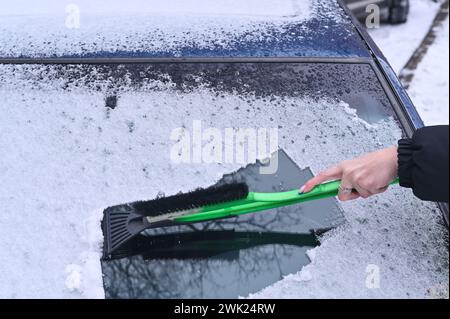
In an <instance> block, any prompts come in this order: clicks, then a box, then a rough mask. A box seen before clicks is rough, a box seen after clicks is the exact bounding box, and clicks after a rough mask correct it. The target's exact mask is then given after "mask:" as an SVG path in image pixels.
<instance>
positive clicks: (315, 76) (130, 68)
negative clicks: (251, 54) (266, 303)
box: [0, 62, 448, 298]
mask: <svg viewBox="0 0 450 319" xmlns="http://www.w3.org/2000/svg"><path fill="white" fill-rule="evenodd" d="M0 96H2V101H1V103H0V109H1V114H2V116H1V119H0V121H1V125H0V136H1V138H0V149H2V151H3V154H2V157H1V159H0V167H1V168H2V186H3V187H2V188H0V198H1V199H2V209H3V211H4V213H3V214H2V216H3V217H1V218H3V219H2V225H4V229H9V228H11V229H14V226H13V225H17V224H19V223H21V224H23V229H24V231H25V232H26V233H27V234H28V236H25V237H23V236H22V237H21V238H24V239H21V240H22V241H23V242H22V243H21V244H20V245H19V246H17V245H16V244H17V243H16V242H15V240H14V238H15V236H14V235H13V234H12V235H11V236H9V237H8V238H6V239H5V240H6V242H4V243H3V245H5V247H7V248H6V249H2V250H0V257H1V258H2V259H5V258H7V256H8V254H9V253H8V251H9V249H10V248H9V247H15V250H14V253H15V254H17V253H19V254H20V253H22V254H24V255H27V254H28V255H30V254H31V255H32V256H31V257H30V258H33V259H34V260H40V261H41V263H42V264H43V265H46V264H47V263H49V262H51V263H52V267H55V266H54V265H55V264H56V265H57V266H58V267H59V268H58V267H56V268H58V269H66V272H67V274H64V273H62V274H57V275H54V274H53V273H49V272H47V273H45V272H44V273H42V272H39V276H40V278H41V279H42V280H43V281H45V282H48V283H49V285H50V287H52V285H59V284H60V282H65V283H66V287H67V288H69V290H68V291H67V294H68V296H70V292H71V291H72V290H73V289H81V288H79V287H80V286H79V285H81V284H80V283H78V286H77V284H76V282H77V281H76V278H77V277H76V276H77V274H80V273H82V274H83V276H84V277H83V278H86V279H85V280H84V281H83V284H82V285H83V286H82V293H83V294H85V295H86V296H103V293H104V294H105V295H106V297H110V298H114V297H135V298H144V297H154V298H165V297H182V298H190V297H238V296H248V295H249V294H252V293H257V292H258V291H260V290H261V289H263V288H264V287H267V286H269V285H271V284H273V283H275V282H276V281H278V280H279V279H281V278H282V277H283V276H286V275H288V274H290V273H293V272H295V271H298V270H299V269H301V267H302V266H305V267H309V268H306V270H305V269H304V276H303V277H301V278H304V279H305V280H304V281H302V282H301V283H299V286H298V287H297V288H296V289H297V290H298V291H297V292H298V293H300V294H301V295H302V296H315V297H320V296H355V295H358V296H362V297H369V296H371V295H372V294H373V293H374V292H373V290H370V289H361V285H363V284H364V282H365V276H366V267H367V266H368V265H371V264H375V265H381V266H382V267H383V272H384V273H383V276H385V277H383V278H387V279H386V283H385V285H386V286H383V287H385V288H383V290H382V292H381V293H382V294H383V295H384V296H398V297H401V296H403V297H407V296H415V295H414V293H417V291H420V289H416V288H417V287H415V285H418V284H419V283H420V282H422V281H425V282H435V279H436V278H438V279H439V280H441V279H442V280H445V278H443V277H444V276H445V274H442V272H439V271H438V268H439V267H440V265H442V264H443V263H445V262H448V257H445V256H446V253H445V249H446V245H445V241H444V240H440V239H439V238H440V236H441V235H442V234H441V228H440V225H439V222H438V219H439V214H438V213H437V212H436V207H435V205H434V204H431V203H425V202H420V201H419V200H417V199H415V198H414V196H413V195H412V194H411V193H410V192H409V191H407V190H405V189H400V188H399V187H392V188H391V189H390V190H389V192H386V193H385V194H383V195H382V196H375V197H372V198H370V199H368V200H366V201H355V202H349V203H345V204H342V205H341V204H338V203H337V202H336V201H335V200H334V199H327V200H322V201H317V202H314V203H309V204H305V205H296V206H292V207H289V208H286V209H279V210H273V211H268V212H260V213H255V214H250V215H247V216H242V217H238V218H233V219H229V220H224V221H220V222H214V223H202V224H195V225H193V226H191V227H187V226H186V227H185V226H183V227H181V228H167V229H161V230H155V231H150V232H147V233H146V234H143V237H140V238H138V241H137V244H136V246H135V247H134V248H133V249H132V250H130V251H125V252H124V255H123V256H119V257H123V258H120V259H116V260H112V261H104V262H103V263H102V268H100V257H101V245H102V233H101V229H100V220H101V218H102V211H103V209H104V208H106V207H108V206H112V205H117V204H121V203H127V202H130V201H135V200H147V199H152V198H155V197H157V196H161V195H163V194H165V195H172V194H176V193H178V192H179V191H189V190H193V189H195V188H197V187H207V186H209V185H212V184H215V183H223V182H227V181H229V180H235V179H239V180H240V179H244V180H246V181H248V182H249V184H250V186H251V187H252V190H255V191H276V190H284V189H291V188H297V187H299V186H301V184H302V183H303V182H304V181H305V180H306V179H307V178H309V177H310V176H312V174H313V173H314V174H315V173H317V172H319V171H320V170H322V169H324V168H326V167H329V166H331V165H333V164H335V163H337V162H339V161H341V160H344V159H347V158H351V157H354V156H357V155H360V154H363V153H366V152H369V151H373V150H376V149H380V148H383V147H386V146H390V145H393V144H394V143H395V142H396V141H397V140H398V139H399V138H401V137H402V134H403V133H402V129H401V127H400V125H399V123H398V121H397V119H396V116H395V114H394V112H393V105H392V103H393V102H392V101H391V99H390V98H389V97H388V95H387V94H386V93H385V91H384V89H383V86H382V82H380V81H379V80H378V77H377V76H376V73H375V72H374V70H373V68H372V66H371V65H370V64H354V63H312V62H308V63H306V62H301V63H300V62H298V63H295V62H290V63H281V62H279V63H275V62H272V63H212V62H211V63H153V64H152V63H147V64H123V65H117V64H109V65H38V64H35V65H14V64H11V65H1V66H0ZM240 131H244V133H245V134H244V138H243V139H241V140H238V138H237V137H236V136H237V135H235V137H236V139H235V140H233V141H235V143H234V144H233V143H232V144H233V145H232V146H231V147H229V145H227V142H226V141H227V138H226V134H227V132H234V133H236V134H237V133H238V132H240ZM261 132H262V133H261ZM196 134H199V135H197V136H196ZM252 136H258V139H260V138H261V139H262V141H263V142H262V143H257V147H254V146H252V145H254V143H252V140H253V139H252ZM239 149H241V150H243V151H242V153H238V150H239ZM249 150H250V151H249ZM252 150H255V151H252ZM233 151H234V153H229V152H233ZM274 154H278V155H277V157H278V160H277V161H272V160H271V161H269V162H266V161H264V159H266V158H267V157H268V156H274ZM260 161H263V162H260ZM272 164H274V165H275V164H276V165H275V166H272ZM261 167H265V168H267V169H269V171H266V173H265V174H264V178H263V177H258V174H255V172H260V170H259V169H260V168H261ZM274 167H275V170H273V168H274ZM266 175H267V176H266ZM261 176H263V175H261ZM5 211H6V213H5ZM419 211H420V212H419ZM4 216H7V218H6V219H5V217H4ZM36 216H39V218H35V217H36ZM81 221H82V222H81ZM349 224H350V225H351V226H352V227H351V231H348V225H349ZM8 225H9V226H10V227H9V226H8ZM332 227H337V228H335V229H333V230H331V231H327V230H328V229H329V228H332ZM37 230H39V231H37ZM321 233H323V235H321V236H319V237H317V236H316V235H318V234H321ZM43 234H45V236H43ZM427 234H428V235H427ZM43 237H44V238H46V240H45V241H42V240H40V238H43ZM442 238H443V236H442ZM30 243H32V245H33V249H32V250H30V249H29V246H30ZM319 243H321V245H320V246H317V245H318V244H319ZM316 246H317V247H316ZM314 247H315V248H314ZM424 247H427V248H426V250H427V254H426V255H424V254H423V253H422V251H423V249H424ZM307 252H308V253H307ZM4 254H6V255H4ZM56 256H58V257H56ZM447 256H448V255H447ZM56 258H57V260H55V259H56ZM446 258H447V261H446V260H445V259H446ZM25 259H26V258H25ZM9 260H10V261H9V262H10V264H11V265H10V267H13V268H15V269H20V268H23V267H26V266H25V265H23V264H21V263H22V262H23V258H14V259H9ZM311 260H312V263H311V264H309V263H310V262H311ZM344 261H345V262H344ZM431 261H433V262H432V263H431ZM431 265H433V266H431ZM434 265H436V266H434ZM213 270H214V271H213ZM36 271H39V270H38V269H35V267H32V269H31V270H29V271H27V272H24V276H25V277H26V276H29V278H24V279H25V280H24V282H27V281H32V280H35V279H34V278H36V275H34V274H33V273H34V272H36ZM102 273H103V274H104V275H105V276H104V277H103V279H102ZM336 274H339V278H354V277H355V276H357V277H358V278H359V279H360V281H359V280H354V281H350V280H349V281H345V282H344V281H336V280H335V276H336ZM66 276H67V278H66ZM311 276H315V280H310V279H311ZM74 278H75V279H74ZM308 278H309V279H308ZM388 279H389V280H388ZM74 282H75V284H74ZM361 283H362V284H361ZM7 284H11V285H13V284H14V283H13V282H11V283H7ZM74 287H75V288H74ZM18 289H19V290H20V289H23V290H24V291H26V289H27V288H26V287H19V288H18ZM71 289H72V290H71ZM274 289H276V287H275V288H274ZM16 290H17V289H16ZM271 291H274V290H271ZM262 293H263V294H264V291H263V292H262ZM378 293H379V291H378ZM267 294H268V295H270V293H269V292H268V293H267ZM24 295H26V293H24ZM266 296H267V295H266Z"/></svg>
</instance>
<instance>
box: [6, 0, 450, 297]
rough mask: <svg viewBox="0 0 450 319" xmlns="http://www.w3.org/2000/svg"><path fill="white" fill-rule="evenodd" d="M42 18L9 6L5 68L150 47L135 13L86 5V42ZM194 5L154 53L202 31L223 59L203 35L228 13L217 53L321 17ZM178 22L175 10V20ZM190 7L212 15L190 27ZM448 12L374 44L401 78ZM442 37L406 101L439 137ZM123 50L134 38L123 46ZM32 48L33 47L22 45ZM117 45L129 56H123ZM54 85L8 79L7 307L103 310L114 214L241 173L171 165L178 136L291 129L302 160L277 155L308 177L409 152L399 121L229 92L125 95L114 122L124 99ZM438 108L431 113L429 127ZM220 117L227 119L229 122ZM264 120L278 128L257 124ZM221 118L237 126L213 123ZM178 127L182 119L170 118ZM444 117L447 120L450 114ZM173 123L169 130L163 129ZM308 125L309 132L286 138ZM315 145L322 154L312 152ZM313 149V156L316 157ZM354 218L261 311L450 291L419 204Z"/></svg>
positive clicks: (91, 88) (379, 207) (404, 196)
mask: <svg viewBox="0 0 450 319" xmlns="http://www.w3.org/2000/svg"><path fill="white" fill-rule="evenodd" d="M71 2H72V1H71ZM41 3H42V4H44V5H42V6H37V5H33V6H30V5H28V4H29V2H26V1H14V2H8V4H2V12H1V13H0V33H1V34H3V36H2V37H1V40H0V55H9V54H16V53H27V54H33V53H35V52H46V54H53V53H67V52H71V53H73V52H78V51H77V50H79V48H78V47H77V48H76V49H75V51H74V48H75V47H74V46H72V44H71V41H66V40H64V39H65V38H64V36H65V35H67V34H69V33H70V35H71V36H72V37H74V38H75V39H83V40H85V42H86V43H87V46H86V47H87V48H88V49H89V50H93V49H99V48H100V49H113V50H114V49H117V48H118V47H117V43H125V44H126V45H128V47H127V48H128V49H130V48H131V49H140V48H142V42H136V41H134V40H133V39H134V38H140V37H141V35H142V34H140V32H141V33H142V32H145V30H146V28H147V27H148V24H145V23H142V24H141V23H140V22H142V21H143V20H139V17H137V18H136V19H134V20H132V21H129V23H123V22H124V19H123V18H113V17H112V16H113V15H114V16H116V15H117V14H118V13H119V12H120V13H121V14H123V16H124V17H126V16H127V15H128V14H132V13H135V11H133V10H131V11H130V12H128V11H127V12H122V7H121V3H123V1H108V2H107V5H104V3H100V2H95V5H92V2H88V1H77V3H79V4H80V9H81V10H82V12H83V10H86V11H88V12H89V13H90V14H86V16H84V15H83V16H82V20H81V23H82V24H83V28H82V30H80V29H75V30H74V29H67V28H66V27H65V26H64V22H63V21H64V20H61V19H60V18H61V17H65V16H66V13H65V11H64V10H65V6H63V4H65V3H66V2H63V1H56V0H55V1H51V0H46V1H45V2H41ZM128 3H133V5H132V6H128ZM145 3H150V2H148V1H145ZM145 3H144V1H142V2H139V1H137V0H134V1H130V0H129V1H127V7H131V8H136V6H138V5H143V7H142V10H139V12H140V13H142V14H146V13H149V12H154V11H153V10H155V9H154V8H155V7H154V6H151V5H149V6H148V7H147V6H146V4H145ZM156 3H158V2H154V1H152V2H151V4H156ZM194 3H199V2H196V1H194V0H190V1H165V2H163V3H160V4H159V3H158V6H156V8H157V10H158V12H159V13H161V12H163V13H164V12H169V11H170V14H175V15H176V16H177V19H176V22H175V23H174V19H171V18H169V17H167V18H164V17H159V18H155V20H153V21H152V23H154V24H160V25H161V26H164V30H165V32H166V31H167V33H172V34H174V35H175V36H174V37H173V38H171V39H169V42H166V40H164V41H162V42H161V41H159V42H158V41H157V40H155V39H156V38H157V37H152V38H151V40H152V41H153V42H151V41H150V43H151V45H153V46H154V47H155V48H157V47H160V46H164V47H169V48H173V49H176V48H177V47H178V45H179V43H178V41H179V40H180V39H181V37H182V36H185V35H186V29H184V26H185V25H186V24H188V25H189V24H191V23H192V22H197V24H193V25H191V26H190V28H189V29H188V31H189V32H191V37H190V38H189V39H188V41H190V40H192V41H195V43H196V44H199V45H202V46H204V47H208V45H210V44H211V43H207V42H204V41H205V38H204V37H201V36H199V35H200V34H202V35H203V34H204V32H205V29H204V28H203V27H204V26H205V25H210V22H211V20H209V19H211V15H213V16H214V15H218V14H219V13H222V12H223V10H225V9H224V8H227V10H229V11H228V12H227V14H228V13H230V14H232V15H234V18H232V19H231V20H226V19H224V20H221V21H222V22H220V23H216V26H217V28H216V29H212V30H210V29H208V30H207V32H210V33H208V36H209V37H211V36H212V35H214V34H218V33H219V34H221V38H220V40H223V41H224V43H225V44H224V45H226V43H227V41H230V39H231V38H227V37H226V36H223V35H222V31H223V30H227V31H229V34H232V35H233V36H235V35H238V36H239V35H242V34H245V32H247V31H248V30H249V29H250V30H255V29H258V28H259V27H260V26H262V24H261V23H262V22H261V21H263V20H265V19H266V18H267V17H269V18H270V20H271V21H272V22H271V23H275V24H276V25H277V24H278V25H281V26H282V25H283V23H286V21H291V20H292V19H306V18H308V16H309V14H310V8H309V5H308V4H309V2H304V1H303V2H302V1H297V2H292V1H287V0H286V1H277V3H276V5H275V4H274V3H272V1H268V0H267V1H258V5H257V6H256V8H258V10H257V11H252V12H249V8H252V10H253V6H251V5H248V6H247V5H246V4H242V2H239V4H240V6H239V7H238V6H237V5H236V6H234V5H233V6H228V4H229V3H230V2H226V1H219V2H217V1H216V2H210V1H206V0H205V1H202V2H201V3H202V5H201V6H194V5H193V4H194ZM232 3H233V4H237V3H238V2H237V1H233V2H232ZM245 3H249V2H245ZM50 4H52V5H54V6H52V5H50ZM97 4H98V5H97ZM293 4H295V5H293ZM57 6H59V7H57ZM174 7H176V8H178V9H177V10H173V8H174ZM193 7H195V8H196V9H197V8H200V11H197V10H196V12H192V10H191V8H193ZM57 8H60V9H57ZM86 8H87V9H86ZM436 10H437V5H436V4H433V3H432V2H430V1H426V0H415V1H413V7H412V13H411V14H412V15H411V16H410V20H409V21H410V22H408V24H407V25H404V26H395V27H389V28H387V29H380V30H375V31H373V32H371V33H372V36H374V38H375V40H376V41H377V43H378V44H379V45H380V47H381V49H382V50H383V52H385V54H386V56H387V57H388V60H389V61H390V62H393V65H394V68H395V69H396V70H397V71H399V70H400V69H401V68H402V67H403V65H404V64H405V63H406V61H407V59H408V58H409V55H410V54H411V53H412V52H413V51H414V49H415V47H416V46H417V45H418V44H419V43H420V41H421V40H422V37H423V36H424V35H425V33H426V31H427V30H428V28H427V27H426V26H427V24H428V25H429V24H430V22H431V20H432V17H433V16H434V13H432V12H435V11H436ZM292 13H294V15H292ZM19 14H25V15H30V16H29V17H28V18H27V19H29V20H28V21H29V25H32V26H33V29H32V30H31V29H29V28H24V27H23V23H21V21H22V18H21V17H18V16H17V15H19ZM59 14H60V15H61V16H58V15H59ZM96 14H102V15H103V19H104V20H102V21H99V22H100V23H99V24H100V25H102V26H103V27H104V28H103V29H100V31H99V33H104V35H105V39H103V40H102V41H101V43H99V44H98V46H96V45H94V43H96V41H98V40H99V38H98V34H97V35H95V36H90V35H91V34H92V30H94V29H95V28H94V26H95V23H96V22H98V21H96V19H97V18H95V15H96ZM196 15H199V16H201V17H202V18H198V16H196ZM204 16H209V18H208V17H204ZM262 18H264V19H262ZM116 19H118V20H116ZM125 20H126V19H125ZM225 20H226V21H225ZM118 21H120V22H121V23H120V24H118V23H117V22H118ZM136 21H137V22H138V23H137V24H138V25H139V28H138V29H137V30H136ZM215 21H216V22H217V20H215ZM230 21H231V22H233V23H232V26H231V27H230ZM243 21H244V22H243ZM103 22H104V23H103ZM236 22H238V23H236ZM49 24H50V25H52V26H55V29H54V33H52V34H48V33H45V32H42V31H43V30H48V29H46V28H47V27H48V25H49ZM30 30H31V31H30ZM83 30H87V31H86V32H85V31H83ZM444 31H445V32H444V33H443V35H442V38H439V39H438V41H437V42H436V46H433V47H432V48H431V49H430V54H431V55H430V57H429V60H427V59H428V57H427V58H426V59H425V60H424V61H423V62H422V64H421V65H420V66H419V70H418V76H417V77H416V78H415V80H414V82H413V83H412V85H411V88H410V93H411V95H412V97H413V99H414V101H415V102H416V101H417V102H416V104H417V105H418V107H419V111H421V114H422V116H424V114H427V113H429V114H428V115H425V116H424V118H425V120H426V122H429V123H431V122H434V121H436V120H439V119H441V120H442V119H443V118H444V116H445V114H444V115H442V114H441V113H437V112H441V111H436V110H437V109H438V108H437V107H436V105H438V106H444V105H446V106H448V81H447V82H446V83H444V82H445V81H444V80H443V79H444V76H443V75H442V76H441V74H439V75H436V72H433V71H432V70H436V69H435V68H437V67H438V68H442V63H440V64H438V65H437V61H447V62H446V63H447V64H446V70H447V74H448V59H447V58H446V59H443V58H442V56H443V55H444V54H446V56H447V57H448V47H447V51H445V50H444V48H443V47H444V46H446V45H445V44H447V45H448V22H447V23H446V26H445V27H444ZM133 32H137V33H133ZM94 34H95V32H94ZM119 34H125V35H124V36H123V37H122V38H121V36H119ZM127 34H128V35H127ZM136 34H137V36H136ZM5 35H6V36H5ZM131 35H133V36H131ZM160 35H161V34H159V35H158V36H160ZM163 35H164V34H163ZM29 36H31V37H32V41H31V42H32V43H34V44H35V45H36V47H30V46H29V43H26V42H24V41H22V39H23V37H26V38H28V37H29ZM150 36H151V35H150ZM48 37H58V41H59V42H55V43H53V45H48V44H46V43H45V42H46V40H47V39H48ZM118 38H119V40H123V41H117V40H118ZM399 38H400V39H402V41H399V40H398V39H399ZM144 39H147V40H148V38H144ZM71 40H73V38H71ZM144 42H145V41H144ZM68 68H70V66H68ZM98 72H99V71H98V70H97V69H96V68H95V67H93V69H92V72H91V75H92V76H93V77H94V78H95V77H96V76H97V75H98ZM55 74H58V69H57V68H56V67H54V66H36V65H34V66H33V65H26V66H25V65H24V66H11V65H9V66H6V65H2V66H0V96H1V97H2V99H1V102H0V114H2V116H1V118H0V136H1V138H0V149H1V151H2V157H1V158H0V171H1V172H2V187H1V188H0V202H2V214H0V233H2V235H3V236H2V241H1V243H0V259H1V260H3V261H7V262H3V263H2V264H1V265H0V297H1V298H7V297H12V298H14V297H16V298H61V297H63V298H80V297H86V298H103V297H104V292H103V287H102V274H101V268H100V262H99V258H100V256H101V244H102V233H101V230H100V219H101V215H102V214H101V212H102V209H103V208H105V207H108V206H111V205H115V204H118V203H123V202H129V201H133V200H142V199H146V198H153V197H155V196H156V195H158V193H159V192H160V191H161V190H164V191H165V192H166V193H168V194H169V193H176V192H178V191H180V190H184V191H186V190H191V189H193V188H196V187H198V186H207V185H210V184H212V183H214V182H215V181H217V180H218V179H219V178H220V177H221V176H222V174H225V173H230V172H232V171H234V170H236V169H237V168H239V167H240V166H241V165H237V164H208V165H200V164H199V165H193V164H190V165H184V164H178V165H175V164H173V163H171V161H170V159H169V153H170V150H169V145H170V142H169V136H170V131H171V130H172V129H173V128H175V127H187V128H190V126H191V125H192V121H193V120H194V119H195V120H199V119H201V120H203V121H204V123H205V124H207V125H210V126H214V127H217V128H226V127H229V126H230V125H231V124H230V123H233V124H232V125H233V126H236V127H251V126H252V125H254V124H252V123H258V126H265V127H272V126H273V125H274V123H273V122H272V120H271V119H275V123H276V125H281V126H282V127H284V129H283V135H286V136H298V137H299V138H298V140H296V141H295V143H294V144H291V143H290V142H288V141H287V140H280V147H282V148H283V149H284V150H286V151H287V153H288V154H289V155H290V156H291V157H292V158H293V159H294V160H295V161H296V163H297V164H298V165H299V166H301V167H307V166H311V168H312V170H313V171H314V172H318V171H320V170H321V169H324V168H326V167H328V166H330V165H332V164H335V163H336V162H338V161H340V160H343V159H347V158H350V157H353V156H355V155H359V154H362V153H365V152H368V151H371V150H375V149H378V148H380V147H382V146H389V145H392V144H393V143H395V141H396V140H397V139H398V138H400V136H401V132H400V130H399V129H398V127H397V125H396V123H395V122H394V121H393V120H392V119H385V120H383V121H380V122H378V123H376V125H373V124H370V125H369V124H368V123H366V122H365V121H363V120H362V119H360V118H358V116H357V114H356V113H355V112H353V111H352V110H351V109H349V108H348V105H346V104H345V103H335V102H332V101H328V100H309V99H306V98H305V99H302V100H300V101H299V100H298V99H294V100H290V99H280V98H279V97H276V96H275V97H273V100H272V101H270V99H268V100H267V101H264V100H261V99H259V98H257V97H255V96H252V95H251V94H250V95H248V96H240V95H239V94H237V93H222V92H221V94H223V95H224V96H223V99H220V101H219V100H218V99H216V92H214V91H211V90H210V89H208V88H202V87H200V88H198V89H196V90H194V91H192V92H189V93H184V94H180V93H179V92H178V91H176V90H175V89H174V84H173V83H171V82H170V81H169V82H168V83H163V82H159V81H154V82H151V83H147V84H146V85H147V87H146V89H145V88H144V89H142V90H137V89H135V88H133V87H132V86H128V85H127V84H125V85H121V87H120V92H121V95H120V99H119V105H118V107H117V108H116V109H114V110H107V109H106V108H105V107H104V98H105V92H106V91H107V90H108V89H112V90H113V91H114V89H117V90H119V89H118V88H117V87H116V86H115V85H117V84H115V83H114V79H106V80H98V81H96V82H93V83H92V82H90V81H87V78H85V77H83V76H80V77H78V78H74V79H73V81H72V83H71V84H70V86H69V88H68V89H64V88H63V86H62V84H63V81H62V80H60V79H58V77H54V76H53V75H55ZM442 74H444V72H442ZM89 79H90V78H89ZM125 81H126V79H125ZM421 81H422V82H421ZM423 83H426V84H423ZM97 86H99V87H100V89H96V87H97ZM441 90H443V91H444V92H446V93H447V95H446V96H444V98H441V96H442V94H440V93H439V92H440V91H441ZM423 92H425V95H424V93H423ZM425 97H426V98H425ZM431 98H433V99H432V100H431ZM445 99H446V101H447V102H446V104H444V102H445ZM443 101H444V102H443ZM191 103H192V104H195V105H202V106H205V105H207V106H208V109H207V111H204V110H205V108H200V107H199V108H196V109H192V108H191V107H190V105H191ZM274 105H276V106H277V107H274ZM431 105H433V112H434V113H433V112H428V111H427V108H428V109H430V108H431ZM236 106H238V107H239V108H240V109H249V110H250V111H249V114H248V115H247V116H242V112H235V111H233V110H234V108H235V107H236ZM222 107H223V108H225V109H226V110H228V112H223V111H222V109H221V108H222ZM258 107H259V108H260V109H264V110H267V112H264V113H263V114H261V113H262V112H257V111H256V109H257V108H258ZM280 109H282V110H283V112H280V111H279V110H280ZM219 112H220V113H222V114H226V116H223V117H221V118H218V117H216V116H214V115H213V114H214V113H219ZM146 114H152V115H151V117H147V116H146ZM167 114H170V115H171V116H170V117H169V118H168V117H167ZM446 114H447V117H446V118H447V120H448V109H447V113H446ZM163 118H164V119H165V121H161V119H163ZM300 120H301V121H302V122H303V123H304V124H303V125H304V126H303V127H292V126H291V125H289V124H290V123H292V122H300ZM130 123H132V124H133V125H132V126H131V127H132V128H133V129H132V130H131V131H130ZM337 123H339V126H337ZM323 125H328V127H330V130H334V131H333V132H335V133H339V134H329V135H328V136H327V137H326V139H327V140H326V141H327V147H326V148H324V147H323V144H321V143H319V142H318V141H322V140H323V136H322V128H323ZM346 125H348V127H351V128H352V130H353V132H354V133H355V136H354V137H352V139H350V140H348V139H345V138H342V137H341V134H340V133H342V130H341V128H342V127H346ZM306 134H307V135H309V136H310V139H305V138H304V137H305V135H306ZM344 134H345V132H344ZM373 136H377V139H376V140H374V139H373ZM368 141H369V142H368ZM130 145H132V146H130ZM302 149H307V150H308V152H307V153H306V154H305V153H303V152H302V151H301V150H302ZM155 154H158V156H155ZM343 207H344V209H345V217H346V219H347V223H346V224H345V225H342V226H340V227H338V228H337V229H335V230H333V231H331V232H329V233H327V234H325V235H324V238H322V245H321V246H319V247H317V248H314V249H312V250H310V251H308V257H309V258H310V259H311V264H309V265H307V266H305V267H304V268H303V269H302V270H301V271H300V272H299V273H297V274H292V275H289V276H286V277H285V278H284V279H283V280H282V281H280V282H278V283H275V284H274V285H272V286H270V287H268V288H266V289H264V290H263V291H261V292H259V293H256V294H254V295H251V296H250V297H261V298H263V297H264V298H266V297H267V298H284V297H291V298H306V297H313V298H320V297H362V298H371V297H375V298H382V297H401V298H408V297H411V298H423V297H429V296H430V294H429V291H430V290H431V291H433V290H435V289H436V287H440V286H441V285H445V284H447V289H448V249H447V246H448V239H446V238H445V236H446V234H448V233H447V232H446V229H445V228H444V227H442V226H441V225H440V220H441V219H440V213H439V211H438V210H437V209H436V208H435V206H434V205H433V204H429V203H425V202H421V201H419V200H417V199H415V198H414V196H413V195H412V194H411V192H409V191H407V190H404V189H400V188H399V187H392V188H391V189H390V190H389V191H388V192H387V193H384V194H382V195H378V196H375V197H373V198H370V199H368V200H365V201H363V200H357V201H354V202H349V203H344V204H343ZM368 265H376V266H377V267H379V270H380V277H381V278H380V287H379V288H367V287H366V285H365V284H366V282H367V266H368ZM443 270H445V271H443ZM31 283H32V284H31ZM447 291H448V290H447Z"/></svg>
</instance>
